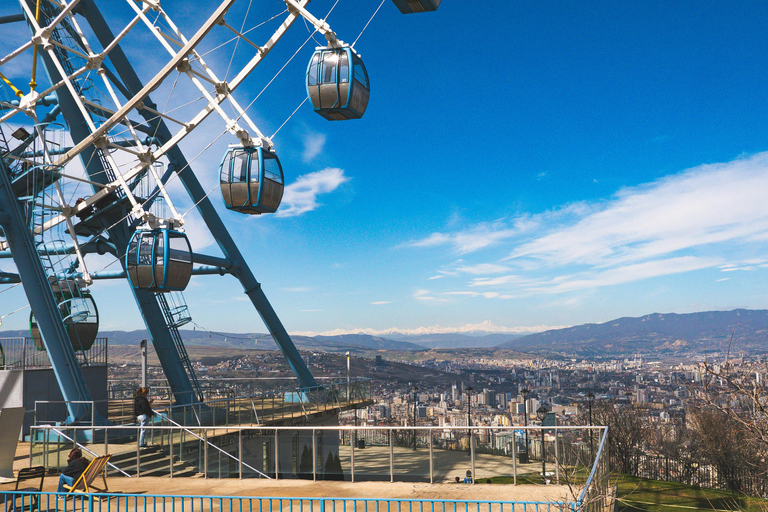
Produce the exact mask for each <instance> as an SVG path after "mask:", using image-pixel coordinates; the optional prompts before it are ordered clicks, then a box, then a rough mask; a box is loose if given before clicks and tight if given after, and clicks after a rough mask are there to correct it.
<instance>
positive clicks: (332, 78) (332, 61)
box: [321, 51, 339, 84]
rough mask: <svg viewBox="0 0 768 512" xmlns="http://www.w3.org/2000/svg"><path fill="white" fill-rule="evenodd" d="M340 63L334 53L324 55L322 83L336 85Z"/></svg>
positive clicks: (329, 52)
mask: <svg viewBox="0 0 768 512" xmlns="http://www.w3.org/2000/svg"><path fill="white" fill-rule="evenodd" d="M338 62H339V56H338V55H337V54H336V52H334V51H328V52H324V53H323V67H322V70H321V74H322V76H321V83H324V84H335V83H336V66H337V64H338Z"/></svg>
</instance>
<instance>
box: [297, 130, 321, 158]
mask: <svg viewBox="0 0 768 512" xmlns="http://www.w3.org/2000/svg"><path fill="white" fill-rule="evenodd" d="M325 138H326V137H325V135H324V134H322V133H310V134H308V135H306V136H305V137H304V151H303V152H302V154H301V159H302V160H304V163H306V164H308V163H310V162H311V161H312V160H314V159H315V157H316V156H317V155H319V154H320V153H322V151H323V148H325Z"/></svg>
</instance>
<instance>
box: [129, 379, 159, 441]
mask: <svg viewBox="0 0 768 512" xmlns="http://www.w3.org/2000/svg"><path fill="white" fill-rule="evenodd" d="M147 396H149V388H139V389H137V390H136V397H135V398H134V399H133V414H135V415H136V419H137V420H138V421H139V425H140V426H142V427H145V426H147V425H148V424H149V420H151V419H152V416H154V415H155V411H153V410H152V406H151V405H150V404H151V403H152V400H149V399H148V398H147ZM145 434H146V429H143V428H142V429H139V446H147V441H146V439H145V438H144V435H145Z"/></svg>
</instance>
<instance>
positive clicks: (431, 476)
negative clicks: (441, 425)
mask: <svg viewBox="0 0 768 512" xmlns="http://www.w3.org/2000/svg"><path fill="white" fill-rule="evenodd" d="M428 432H429V483H431V484H432V483H434V474H435V472H434V469H435V468H434V462H435V461H434V460H433V458H432V434H433V433H434V431H433V430H432V429H430V430H429V431H428Z"/></svg>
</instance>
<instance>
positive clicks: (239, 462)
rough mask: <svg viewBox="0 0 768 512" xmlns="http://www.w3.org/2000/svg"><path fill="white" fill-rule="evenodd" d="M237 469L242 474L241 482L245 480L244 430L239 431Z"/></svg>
mask: <svg viewBox="0 0 768 512" xmlns="http://www.w3.org/2000/svg"><path fill="white" fill-rule="evenodd" d="M237 466H238V467H237V469H238V472H239V474H240V480H242V479H243V429H242V428H239V429H238V430H237Z"/></svg>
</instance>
